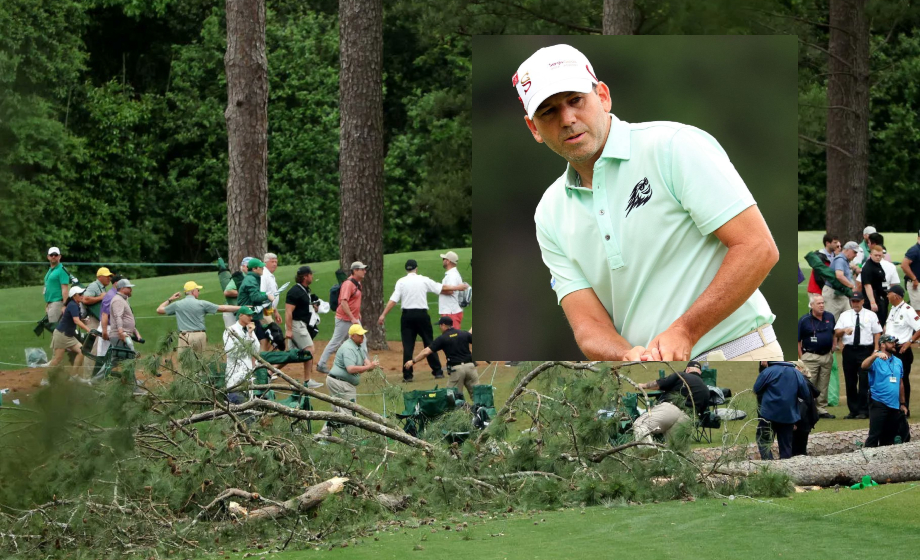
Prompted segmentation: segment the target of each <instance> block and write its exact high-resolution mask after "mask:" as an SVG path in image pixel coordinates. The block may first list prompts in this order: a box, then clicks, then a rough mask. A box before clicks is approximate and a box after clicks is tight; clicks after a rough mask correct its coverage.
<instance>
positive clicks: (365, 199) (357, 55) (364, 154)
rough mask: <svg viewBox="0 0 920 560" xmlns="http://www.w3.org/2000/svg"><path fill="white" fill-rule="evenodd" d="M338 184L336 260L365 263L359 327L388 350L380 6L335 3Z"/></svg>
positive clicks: (376, 0) (345, 264)
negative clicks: (382, 320)
mask: <svg viewBox="0 0 920 560" xmlns="http://www.w3.org/2000/svg"><path fill="white" fill-rule="evenodd" d="M339 58H340V66H341V68H340V72H339V111H340V114H341V132H340V134H341V138H340V147H339V180H340V182H341V201H340V212H339V216H340V222H339V252H340V255H339V260H340V262H341V264H342V268H343V269H344V270H346V271H347V270H348V269H349V266H350V265H351V263H352V262H354V261H362V262H363V263H365V264H367V265H368V270H367V276H365V277H364V282H363V284H364V286H363V293H362V305H361V307H362V309H361V324H362V325H363V326H364V328H366V329H368V330H369V331H370V332H369V333H368V347H369V348H371V349H374V350H384V349H386V348H387V343H386V331H385V329H384V327H382V326H379V325H377V317H379V316H380V314H381V313H382V312H383V156H384V150H383V3H382V2H381V0H370V1H368V2H359V1H358V0H340V2H339Z"/></svg>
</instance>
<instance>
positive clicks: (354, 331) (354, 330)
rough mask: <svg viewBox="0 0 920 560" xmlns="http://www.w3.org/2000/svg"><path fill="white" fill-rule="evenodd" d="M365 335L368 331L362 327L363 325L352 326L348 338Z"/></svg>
mask: <svg viewBox="0 0 920 560" xmlns="http://www.w3.org/2000/svg"><path fill="white" fill-rule="evenodd" d="M365 333H367V331H366V330H364V327H362V326H361V325H352V326H350V327H348V336H351V335H353V334H365Z"/></svg>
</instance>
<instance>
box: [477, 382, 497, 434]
mask: <svg viewBox="0 0 920 560" xmlns="http://www.w3.org/2000/svg"><path fill="white" fill-rule="evenodd" d="M494 393H495V387H493V386H491V385H474V386H473V426H475V427H476V428H478V429H480V430H481V429H484V428H485V427H486V426H488V425H489V422H491V421H492V418H494V417H495V414H496V410H495V399H494Z"/></svg>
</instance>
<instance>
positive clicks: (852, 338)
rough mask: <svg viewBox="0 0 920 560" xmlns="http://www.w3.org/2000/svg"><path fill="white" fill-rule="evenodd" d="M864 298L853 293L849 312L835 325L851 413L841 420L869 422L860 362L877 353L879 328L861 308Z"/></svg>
mask: <svg viewBox="0 0 920 560" xmlns="http://www.w3.org/2000/svg"><path fill="white" fill-rule="evenodd" d="M863 300H864V297H863V295H862V294H861V293H859V292H854V293H853V295H852V296H851V297H850V305H852V309H847V310H846V311H844V312H843V313H841V314H840V318H839V319H837V324H836V325H834V336H836V337H837V338H838V339H840V343H841V344H842V345H843V378H844V380H845V382H846V387H847V407H849V409H850V413H849V414H847V415H846V416H845V417H844V418H846V419H848V420H851V419H853V418H856V419H859V420H865V419H867V418H869V372H868V371H867V370H864V369H862V367H861V365H860V364H862V363H863V360H865V359H866V358H868V357H869V355H870V354H872V352H874V351H876V350H878V339H879V336H881V333H882V325H881V324H880V323H879V320H878V316H877V315H876V314H875V313H874V312H873V311H872V310H871V309H865V308H864V307H863Z"/></svg>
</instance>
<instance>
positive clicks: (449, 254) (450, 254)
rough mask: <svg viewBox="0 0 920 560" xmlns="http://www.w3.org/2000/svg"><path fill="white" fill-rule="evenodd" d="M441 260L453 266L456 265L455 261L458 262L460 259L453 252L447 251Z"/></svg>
mask: <svg viewBox="0 0 920 560" xmlns="http://www.w3.org/2000/svg"><path fill="white" fill-rule="evenodd" d="M441 258H442V259H447V260H449V261H450V262H452V263H454V264H457V261H459V260H460V257H458V256H457V253H454V252H453V251H448V252H446V253H444V254H443V255H441Z"/></svg>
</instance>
